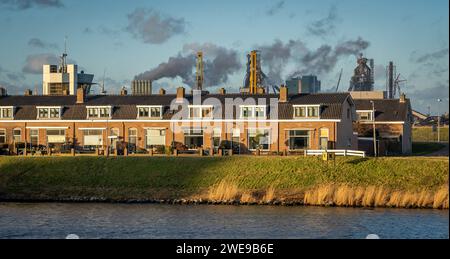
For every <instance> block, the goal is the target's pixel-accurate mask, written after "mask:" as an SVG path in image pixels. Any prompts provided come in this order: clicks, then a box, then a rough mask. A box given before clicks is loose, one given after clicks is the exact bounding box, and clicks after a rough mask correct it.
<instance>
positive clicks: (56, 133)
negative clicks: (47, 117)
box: [47, 129, 66, 144]
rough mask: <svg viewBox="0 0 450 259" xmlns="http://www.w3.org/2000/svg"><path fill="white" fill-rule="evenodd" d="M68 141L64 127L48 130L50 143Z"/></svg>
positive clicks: (48, 141)
mask: <svg viewBox="0 0 450 259" xmlns="http://www.w3.org/2000/svg"><path fill="white" fill-rule="evenodd" d="M65 142H66V131H65V130H63V129H52V130H47V143H48V144H61V143H65Z"/></svg>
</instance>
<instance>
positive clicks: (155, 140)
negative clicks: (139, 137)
mask: <svg viewBox="0 0 450 259" xmlns="http://www.w3.org/2000/svg"><path fill="white" fill-rule="evenodd" d="M165 145H166V130H165V129H147V130H146V136H145V147H146V148H147V149H149V148H153V147H154V146H165Z"/></svg>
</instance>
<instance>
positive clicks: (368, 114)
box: [356, 110, 373, 121]
mask: <svg viewBox="0 0 450 259" xmlns="http://www.w3.org/2000/svg"><path fill="white" fill-rule="evenodd" d="M356 114H358V120H359V121H372V120H373V111H371V110H367V111H363V110H361V111H356Z"/></svg>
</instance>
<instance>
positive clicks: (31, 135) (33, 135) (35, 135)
mask: <svg viewBox="0 0 450 259" xmlns="http://www.w3.org/2000/svg"><path fill="white" fill-rule="evenodd" d="M34 130H35V131H37V134H32V133H33V131H34ZM29 132H30V146H31V145H32V144H33V141H32V139H33V137H37V146H39V129H30V130H29Z"/></svg>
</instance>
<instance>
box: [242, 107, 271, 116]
mask: <svg viewBox="0 0 450 259" xmlns="http://www.w3.org/2000/svg"><path fill="white" fill-rule="evenodd" d="M241 118H242V119H265V118H266V106H264V105H254V106H241Z"/></svg>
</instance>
